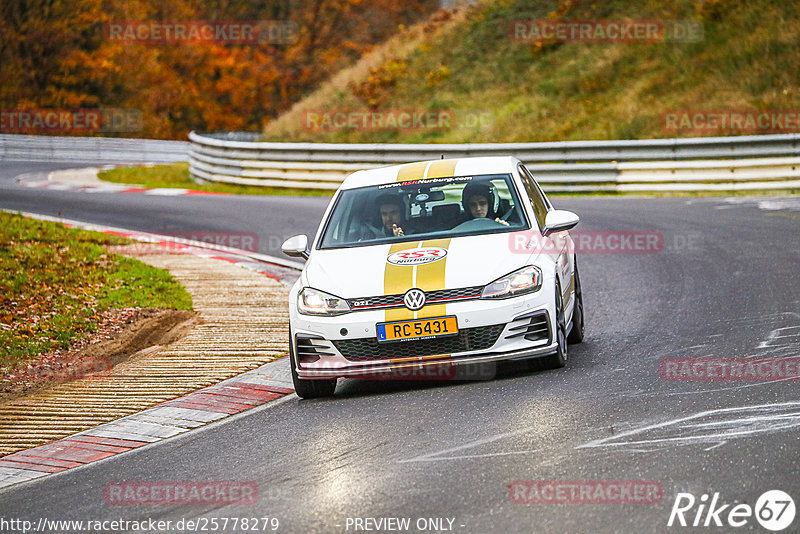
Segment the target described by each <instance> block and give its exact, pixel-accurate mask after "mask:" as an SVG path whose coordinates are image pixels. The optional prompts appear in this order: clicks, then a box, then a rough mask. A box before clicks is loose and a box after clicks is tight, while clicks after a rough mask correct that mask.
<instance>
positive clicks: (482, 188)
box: [461, 182, 508, 226]
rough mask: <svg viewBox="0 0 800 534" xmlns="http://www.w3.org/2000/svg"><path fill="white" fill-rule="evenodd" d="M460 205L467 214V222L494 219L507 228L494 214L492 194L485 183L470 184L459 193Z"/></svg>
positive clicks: (504, 222) (505, 223)
mask: <svg viewBox="0 0 800 534" xmlns="http://www.w3.org/2000/svg"><path fill="white" fill-rule="evenodd" d="M461 205H462V206H464V212H465V213H466V214H467V220H471V219H483V218H486V219H494V221H495V222H498V223H500V224H504V225H506V226H508V223H507V222H506V221H504V220H501V219H500V218H499V217H498V216H497V214H496V213H495V212H494V193H492V190H491V188H490V187H489V185H488V184H487V183H481V182H472V183H469V184H467V186H466V187H465V188H464V190H463V191H462V192H461Z"/></svg>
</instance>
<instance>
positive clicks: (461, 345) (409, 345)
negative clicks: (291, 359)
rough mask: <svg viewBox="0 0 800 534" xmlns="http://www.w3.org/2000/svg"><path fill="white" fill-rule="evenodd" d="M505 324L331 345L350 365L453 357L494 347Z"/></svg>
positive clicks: (336, 342)
mask: <svg viewBox="0 0 800 534" xmlns="http://www.w3.org/2000/svg"><path fill="white" fill-rule="evenodd" d="M504 327H505V325H502V324H497V325H492V326H481V327H478V328H465V329H463V330H460V331H459V332H458V335H457V336H450V337H440V338H433V339H420V340H417V341H398V342H395V343H378V340H377V339H375V338H362V339H344V340H338V341H334V342H333V345H334V346H335V347H336V348H337V349H338V351H339V352H341V353H342V356H344V357H345V358H347V359H348V360H350V361H351V362H366V361H372V360H388V359H392V358H411V357H414V356H432V355H434V354H453V353H455V352H466V351H470V350H485V349H488V348H489V347H491V346H492V345H494V344H495V342H496V341H497V338H498V337H500V333H501V332H502V331H503V328H504Z"/></svg>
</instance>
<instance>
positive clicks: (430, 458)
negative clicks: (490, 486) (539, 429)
mask: <svg viewBox="0 0 800 534" xmlns="http://www.w3.org/2000/svg"><path fill="white" fill-rule="evenodd" d="M535 429H536V427H528V428H522V429H520V430H515V431H514V432H504V433H503V434H495V435H494V436H488V437H485V438H481V439H476V440H474V441H470V442H468V443H465V444H463V445H458V446H457V447H451V448H449V449H443V450H440V451H436V452H430V453H428V454H422V455H420V456H415V457H414V458H409V459H407V460H400V461H398V463H401V464H404V463H408V462H436V461H439V460H454V459H459V458H462V457H459V456H448V457H443V456H441V455H443V454H448V453H451V452H456V451H461V450H464V449H471V448H473V447H479V446H481V445H486V444H487V443H492V442H495V441H499V440H501V439H505V438H510V437H513V436H518V435H519V434H525V433H527V432H533V431H534V430H535ZM530 452H533V451H519V452H517V453H507V452H506V453H490V454H486V455H476V456H475V457H480V458H484V457H489V456H501V455H507V454H524V453H530ZM468 457H469V456H463V458H468Z"/></svg>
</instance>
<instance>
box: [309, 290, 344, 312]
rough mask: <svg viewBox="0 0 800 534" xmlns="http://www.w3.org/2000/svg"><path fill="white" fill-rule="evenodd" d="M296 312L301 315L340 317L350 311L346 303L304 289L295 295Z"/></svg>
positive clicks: (326, 294)
mask: <svg viewBox="0 0 800 534" xmlns="http://www.w3.org/2000/svg"><path fill="white" fill-rule="evenodd" d="M297 311H299V312H300V313H302V314H303V315H341V314H343V313H347V312H349V311H350V305H349V304H347V301H346V300H344V299H340V298H339V297H334V296H333V295H329V294H328V293H323V292H322V291H319V290H316V289H311V288H310V287H304V288H303V289H301V290H300V293H299V294H298V295H297Z"/></svg>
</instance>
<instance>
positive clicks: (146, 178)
mask: <svg viewBox="0 0 800 534" xmlns="http://www.w3.org/2000/svg"><path fill="white" fill-rule="evenodd" d="M97 177H98V178H100V179H101V180H103V181H106V182H113V183H117V184H131V185H138V186H141V187H149V188H167V189H193V190H195V191H206V192H209V193H227V194H231V195H285V196H328V197H329V196H332V195H333V191H326V190H321V189H295V188H283V187H257V186H251V185H236V184H211V183H207V184H198V183H197V182H195V181H194V180H192V177H191V176H190V175H189V164H188V163H173V164H171V165H154V166H152V167H118V168H115V169H108V170H104V171H100V172H99V173H98V174H97Z"/></svg>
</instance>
